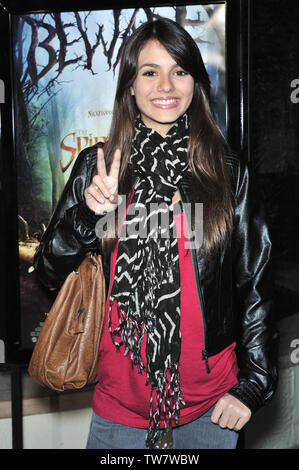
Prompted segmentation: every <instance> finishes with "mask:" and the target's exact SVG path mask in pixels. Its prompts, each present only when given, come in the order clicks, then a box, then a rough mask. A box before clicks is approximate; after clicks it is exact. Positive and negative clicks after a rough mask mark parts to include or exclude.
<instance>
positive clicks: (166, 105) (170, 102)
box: [151, 96, 180, 109]
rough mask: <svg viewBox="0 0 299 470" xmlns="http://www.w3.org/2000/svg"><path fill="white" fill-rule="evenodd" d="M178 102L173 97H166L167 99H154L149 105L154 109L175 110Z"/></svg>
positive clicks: (177, 99)
mask: <svg viewBox="0 0 299 470" xmlns="http://www.w3.org/2000/svg"><path fill="white" fill-rule="evenodd" d="M179 102H180V99H179V98H175V97H172V96H171V97H167V98H155V99H153V100H151V103H152V104H153V105H154V106H155V107H156V108H161V109H170V108H175V107H176V106H178V104H179Z"/></svg>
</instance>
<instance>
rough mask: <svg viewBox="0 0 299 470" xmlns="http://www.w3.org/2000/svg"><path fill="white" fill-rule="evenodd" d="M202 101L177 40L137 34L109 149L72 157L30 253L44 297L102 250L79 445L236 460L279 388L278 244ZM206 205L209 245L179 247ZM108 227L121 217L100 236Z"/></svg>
mask: <svg viewBox="0 0 299 470" xmlns="http://www.w3.org/2000/svg"><path fill="white" fill-rule="evenodd" d="M209 91H210V81H209V77H208V75H207V72H206V69H205V67H204V64H203V61H202V58H201V55H200V52H199V50H198V48H197V46H196V44H195V42H194V41H193V39H192V38H191V37H190V36H189V34H188V33H187V32H186V31H185V30H184V29H183V28H181V27H180V26H179V25H178V24H176V23H174V22H172V21H170V20H166V19H160V20H157V21H154V22H148V23H144V24H143V25H142V26H141V27H139V28H138V29H137V30H136V31H135V32H134V34H133V35H132V36H131V37H130V39H129V40H128V41H127V43H126V45H125V47H124V50H123V53H122V60H121V65H120V71H119V79H118V85H117V91H116V98H115V106H114V112H113V118H112V125H111V131H110V136H109V140H108V144H107V145H106V146H105V149H104V150H103V149H102V148H101V146H100V145H98V146H94V147H91V148H88V149H85V150H84V151H83V152H81V154H80V155H79V156H78V158H77V160H76V162H75V165H74V168H73V171H72V174H71V177H70V179H69V181H68V183H67V185H66V188H65V190H64V192H63V194H62V197H61V200H60V202H59V204H58V207H57V208H56V210H55V213H54V215H53V217H52V219H51V222H50V224H49V226H48V228H47V231H46V232H45V234H44V237H43V239H42V240H41V244H40V247H39V249H38V251H37V254H36V257H35V267H36V270H37V272H38V274H39V276H40V278H41V280H42V281H43V282H44V283H45V284H46V285H47V286H49V287H59V286H60V285H61V283H62V282H63V280H64V279H65V277H66V276H67V274H68V273H69V272H70V271H71V270H73V269H74V268H75V267H77V266H78V265H79V264H80V263H81V261H82V259H83V257H84V256H85V254H86V252H89V251H97V252H100V253H102V257H103V262H104V269H105V275H106V277H107V308H106V320H105V325H104V330H103V336H102V338H101V344H100V351H99V381H98V383H97V385H96V386H95V391H94V396H93V404H92V407H93V416H92V421H91V428H90V433H89V438H88V444H87V448H97V449H103V448H106V449H113V448H131V449H132V448H133V449H137V448H146V447H150V448H155V447H166V446H169V445H170V446H171V445H174V447H175V448H185V449H186V448H192V449H199V448H235V447H236V443H237V437H238V431H239V430H240V429H241V428H242V427H243V426H244V425H245V424H246V423H247V422H248V420H249V419H250V417H251V414H252V413H254V412H256V411H257V410H258V409H259V408H260V407H261V406H262V405H264V404H266V403H267V402H268V401H269V399H270V398H271V397H272V396H273V393H274V391H275V387H276V380H277V374H276V362H275V361H276V352H275V351H276V343H277V335H276V331H275V329H274V328H273V326H272V324H271V323H270V319H269V314H270V310H271V290H270V287H269V259H270V253H271V242H270V239H269V235H268V231H267V227H266V224H265V221H264V216H263V209H262V207H261V204H260V200H259V198H258V197H257V196H256V188H255V187H254V188H253V187H252V185H251V184H250V182H249V179H250V175H249V171H248V168H247V166H246V164H244V162H242V161H240V160H239V158H238V157H237V156H235V155H233V154H231V153H229V152H228V151H227V145H226V144H225V140H224V137H223V135H222V133H221V132H220V130H219V128H218V126H217V125H216V122H215V120H214V117H213V114H212V112H211V108H210V104H209ZM121 200H122V201H125V204H120V201H121ZM199 203H201V204H203V227H202V229H203V240H202V243H201V244H195V245H192V244H189V245H188V243H186V242H188V240H189V242H190V241H191V238H192V234H193V235H194V237H193V238H196V237H197V238H198V236H197V235H198V234H197V233H196V231H194V227H195V225H196V222H197V220H196V217H198V212H197V211H196V210H195V207H197V205H198V204H199ZM190 204H191V207H193V210H192V211H189V210H187V209H188V207H189V206H190ZM121 206H122V207H123V208H124V212H123V215H122V217H121V218H119V217H116V215H117V214H119V213H120V207H121ZM141 208H142V209H143V210H141ZM165 212H167V216H168V220H169V226H168V227H166V226H165V223H164V222H165V219H163V217H162V215H163V214H164V215H165ZM114 216H115V217H114ZM103 217H105V218H109V217H114V219H115V220H117V219H118V220H119V221H118V223H117V224H116V228H115V231H114V233H110V234H108V235H107V233H106V234H105V233H103V232H102V235H101V236H97V235H99V232H98V230H97V229H96V228H95V226H96V224H97V227H98V224H99V222H100V223H101V221H103ZM159 217H160V218H159ZM162 219H163V220H162ZM105 220H106V219H105ZM157 221H158V222H157ZM163 221H164V222H163ZM100 225H101V224H100ZM197 226H198V224H197ZM132 227H135V228H136V227H137V228H136V230H135V231H134V230H133V231H132V230H131V229H132ZM138 227H139V229H138ZM182 227H183V230H182V229H181V228H182ZM165 229H171V230H169V231H168V232H167V233H168V235H169V236H163V233H164V230H165ZM130 230H131V231H130ZM171 231H172V232H171ZM170 232H171V233H172V235H171V234H170ZM194 232H195V233H194ZM169 441H171V442H173V444H169ZM167 442H168V444H167Z"/></svg>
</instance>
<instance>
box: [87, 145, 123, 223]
mask: <svg viewBox="0 0 299 470" xmlns="http://www.w3.org/2000/svg"><path fill="white" fill-rule="evenodd" d="M120 159H121V151H120V149H116V150H115V152H114V156H113V161H112V165H111V169H110V172H109V174H108V175H107V172H106V164H105V158H104V151H103V149H102V148H98V157H97V172H96V174H95V175H94V176H93V178H92V182H91V184H90V185H89V186H88V188H86V190H85V192H84V196H85V202H86V204H87V206H88V207H89V208H90V209H91V210H93V211H94V212H95V213H96V214H105V213H106V212H109V211H112V210H114V209H115V208H116V207H117V205H118V204H117V203H118V175H119V168H120Z"/></svg>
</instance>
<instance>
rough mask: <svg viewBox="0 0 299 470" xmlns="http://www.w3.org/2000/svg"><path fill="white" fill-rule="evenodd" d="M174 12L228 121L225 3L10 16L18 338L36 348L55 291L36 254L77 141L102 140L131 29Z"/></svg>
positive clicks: (218, 111) (80, 144)
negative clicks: (42, 280) (47, 285)
mask: <svg viewBox="0 0 299 470" xmlns="http://www.w3.org/2000/svg"><path fill="white" fill-rule="evenodd" d="M159 16H161V17H168V18H171V19H173V20H176V21H177V22H178V23H180V24H181V25H182V26H183V27H184V28H186V30H187V31H188V32H189V33H190V34H191V36H192V37H193V38H194V39H195V41H196V42H197V44H198V47H199V48H200V50H201V53H202V56H203V59H204V61H205V64H206V67H207V70H208V72H209V75H210V78H211V82H212V100H213V106H214V111H215V115H216V119H217V121H218V123H219V125H220V127H221V128H222V129H223V130H224V131H225V128H226V98H225V97H226V89H225V4H213V3H211V4H205V5H200V4H198V5H192V6H180V7H179V6H173V7H156V8H135V9H122V10H99V11H81V12H60V13H54V12H52V13H40V14H26V15H18V16H17V15H15V16H13V50H14V70H15V76H14V95H15V100H16V112H15V142H16V157H17V162H16V163H17V174H18V188H17V190H18V218H19V260H20V261H19V268H20V304H21V317H22V323H21V328H22V343H23V345H24V347H25V348H27V349H31V348H32V347H33V346H34V344H35V342H36V340H37V337H38V335H39V332H40V330H41V328H42V325H43V321H44V319H45V313H46V312H48V311H49V309H50V307H51V305H52V303H53V300H54V298H55V295H56V293H57V292H49V291H47V290H46V289H44V288H43V287H42V286H40V284H39V282H38V281H37V279H36V277H35V272H34V268H33V257H34V253H35V250H36V248H37V247H38V245H39V241H40V238H41V236H42V234H43V232H44V231H45V228H46V226H47V224H48V222H49V219H50V217H51V214H52V212H53V210H54V208H55V206H56V204H57V202H58V200H59V197H60V195H61V192H62V190H63V188H64V185H65V183H66V181H67V179H68V177H69V175H70V172H71V169H72V166H73V164H74V161H75V160H76V158H77V156H78V154H79V153H80V151H81V150H83V149H84V148H86V147H89V146H92V145H94V144H95V143H97V142H105V141H106V139H107V136H108V133H109V126H110V122H111V116H112V108H113V101H114V93H115V88H116V80H117V72H118V66H119V59H120V53H121V50H122V47H123V45H124V43H125V41H126V39H127V38H128V37H129V36H130V35H131V34H132V32H133V31H134V30H135V29H136V28H137V27H138V26H139V25H140V24H141V23H143V22H144V21H146V20H148V19H154V18H158V17H159Z"/></svg>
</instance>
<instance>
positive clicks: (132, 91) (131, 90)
mask: <svg viewBox="0 0 299 470" xmlns="http://www.w3.org/2000/svg"><path fill="white" fill-rule="evenodd" d="M130 93H131V96H135V93H134V89H133V87H132V86H131V87H130Z"/></svg>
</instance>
